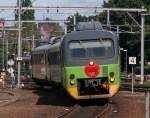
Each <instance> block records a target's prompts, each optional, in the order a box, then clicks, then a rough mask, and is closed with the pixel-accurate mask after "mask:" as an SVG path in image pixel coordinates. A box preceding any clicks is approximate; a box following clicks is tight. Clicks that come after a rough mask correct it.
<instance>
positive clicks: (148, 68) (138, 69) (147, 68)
mask: <svg viewBox="0 0 150 118" xmlns="http://www.w3.org/2000/svg"><path fill="white" fill-rule="evenodd" d="M134 72H135V73H136V74H140V73H141V67H140V66H137V67H135V68H134ZM144 74H145V75H147V74H150V66H144Z"/></svg>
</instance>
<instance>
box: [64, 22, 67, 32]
mask: <svg viewBox="0 0 150 118" xmlns="http://www.w3.org/2000/svg"><path fill="white" fill-rule="evenodd" d="M64 24H65V34H67V24H66V23H64Z"/></svg>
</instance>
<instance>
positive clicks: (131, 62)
mask: <svg viewBox="0 0 150 118" xmlns="http://www.w3.org/2000/svg"><path fill="white" fill-rule="evenodd" d="M129 64H131V65H132V94H133V90H134V73H133V65H135V64H136V57H129Z"/></svg>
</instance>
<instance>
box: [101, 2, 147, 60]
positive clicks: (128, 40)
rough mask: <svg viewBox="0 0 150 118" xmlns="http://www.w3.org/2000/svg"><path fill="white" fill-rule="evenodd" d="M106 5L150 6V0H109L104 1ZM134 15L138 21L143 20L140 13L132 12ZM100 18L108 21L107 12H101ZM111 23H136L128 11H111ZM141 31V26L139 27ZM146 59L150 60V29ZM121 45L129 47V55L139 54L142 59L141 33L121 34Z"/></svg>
mask: <svg viewBox="0 0 150 118" xmlns="http://www.w3.org/2000/svg"><path fill="white" fill-rule="evenodd" d="M103 6H104V7H110V8H111V7H113V8H141V7H142V6H144V7H145V8H147V9H149V8H150V1H149V0H124V1H122V0H109V1H108V2H107V3H106V2H104V5H103ZM131 14H132V16H133V17H134V18H135V19H136V21H137V22H139V24H140V22H141V16H140V14H139V13H131ZM99 16H100V20H102V21H103V22H105V23H106V12H103V13H101V14H100V15H99ZM110 18H111V24H120V25H124V24H128V25H130V26H132V25H135V23H134V22H133V20H131V18H130V17H129V16H128V15H127V13H126V12H124V13H123V12H111V13H110ZM145 23H146V24H150V18H149V17H146V21H145ZM138 29H139V31H140V28H138ZM123 30H124V29H123ZM145 31H146V33H145V41H146V43H145V57H146V58H145V59H146V60H149V61H150V55H149V54H150V49H149V45H150V43H149V42H148V41H147V40H148V39H150V31H148V30H145ZM119 39H120V40H119V41H120V47H123V48H126V49H128V50H129V51H128V54H129V56H137V57H138V60H140V34H134V35H133V34H120V36H119Z"/></svg>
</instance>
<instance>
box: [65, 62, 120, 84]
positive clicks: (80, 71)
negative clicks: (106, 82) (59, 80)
mask: <svg viewBox="0 0 150 118" xmlns="http://www.w3.org/2000/svg"><path fill="white" fill-rule="evenodd" d="M110 72H114V73H115V82H114V83H110V84H120V66H119V65H118V64H109V65H100V73H99V74H98V76H97V78H101V77H109V73H110ZM71 74H74V75H75V80H77V79H80V78H82V79H87V78H89V77H88V76H87V75H86V73H85V71H84V66H73V67H65V78H66V85H65V86H66V87H70V75H71ZM74 86H77V82H75V85H74Z"/></svg>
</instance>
